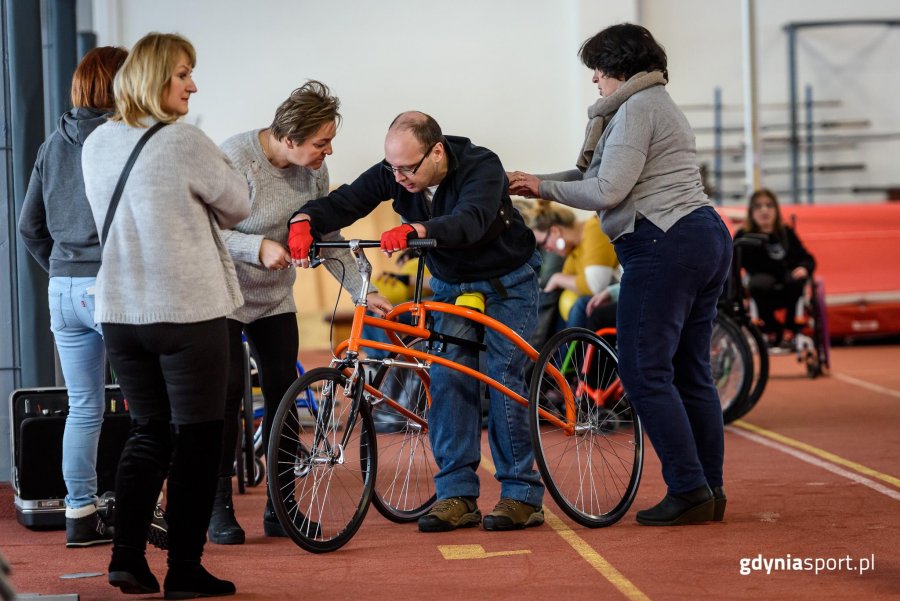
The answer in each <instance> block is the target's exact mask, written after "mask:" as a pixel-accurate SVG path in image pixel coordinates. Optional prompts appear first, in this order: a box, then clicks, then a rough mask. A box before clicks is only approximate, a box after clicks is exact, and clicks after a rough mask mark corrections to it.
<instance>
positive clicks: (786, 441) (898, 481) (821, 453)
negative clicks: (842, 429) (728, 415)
mask: <svg viewBox="0 0 900 601" xmlns="http://www.w3.org/2000/svg"><path fill="white" fill-rule="evenodd" d="M731 425H732V426H736V427H738V428H742V429H744V430H747V431H749V432H753V433H755V434H759V435H760V436H764V437H766V438H769V439H771V440H775V441H777V442H780V443H781V444H783V445H787V446H789V447H794V448H795V449H800V450H803V451H806V452H807V453H809V454H810V455H815V456H816V457H820V458H822V459H825V460H826V461H830V462H832V463H836V464H838V465H842V466H844V467H846V468H849V469H851V470H853V471H855V472H857V473H860V474H865V475H866V476H869V477H870V478H877V479H879V480H882V481H884V482H887V483H888V484H891V485H893V486H896V487H898V488H900V478H896V477H894V476H891V475H888V474H883V473H881V472H879V471H877V470H873V469H872V468H870V467H866V466H864V465H862V464H861V463H856V462H855V461H850V460H849V459H844V458H843V457H840V456H838V455H835V454H834V453H830V452H828V451H825V450H822V449H820V448H818V447H814V446H812V445H810V444H806V443H805V442H800V441H799V440H794V439H793V438H789V437H787V436H784V435H783V434H779V433H777V432H772V431H771V430H766V429H765V428H761V427H760V426H756V425H754V424H751V423H748V422H745V421H744V420H741V419H739V420H737V421H734V422H732V423H731Z"/></svg>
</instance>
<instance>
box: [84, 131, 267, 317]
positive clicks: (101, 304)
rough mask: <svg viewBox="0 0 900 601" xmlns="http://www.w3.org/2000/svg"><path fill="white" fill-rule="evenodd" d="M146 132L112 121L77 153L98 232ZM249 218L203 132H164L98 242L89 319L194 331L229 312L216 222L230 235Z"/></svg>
mask: <svg viewBox="0 0 900 601" xmlns="http://www.w3.org/2000/svg"><path fill="white" fill-rule="evenodd" d="M147 124H148V125H152V124H153V121H152V120H149V119H148V120H147ZM146 131H147V130H146V129H144V128H137V127H130V126H128V125H125V124H124V123H121V122H115V121H110V122H107V123H105V124H104V125H101V126H100V127H98V128H97V129H96V130H94V133H93V134H91V137H90V138H88V140H87V142H86V143H85V145H84V150H83V151H82V156H81V164H82V169H83V172H84V187H85V192H86V194H87V199H88V202H89V203H90V205H91V211H92V213H93V215H94V222H95V223H96V225H97V230H98V231H101V230H102V228H103V222H104V220H105V219H106V211H107V209H108V207H109V201H110V199H111V198H112V194H113V189H114V188H115V186H116V182H117V181H118V180H119V175H120V174H121V172H122V168H123V167H124V165H125V162H126V160H127V159H128V156H129V155H130V154H131V151H132V150H133V149H134V146H135V144H137V141H138V139H139V138H140V137H141V136H142V135H143V134H144V132H146ZM249 214H250V206H249V203H248V202H247V184H246V182H245V181H244V179H243V178H242V177H241V176H240V175H239V174H238V173H237V172H236V171H235V170H234V169H233V168H232V167H231V165H230V164H229V162H228V159H227V158H226V157H225V155H224V154H223V153H222V151H221V150H219V148H218V147H216V145H215V143H213V141H212V140H210V139H209V138H208V137H207V136H206V134H204V133H203V132H202V131H200V130H199V129H197V128H196V127H194V126H193V125H188V124H186V123H173V124H171V125H169V126H167V127H164V128H162V129H161V130H160V131H159V132H157V133H156V135H155V136H154V137H153V138H151V139H150V141H149V142H147V145H146V146H144V149H143V150H142V151H141V154H140V156H139V157H138V159H137V162H135V164H134V168H133V169H132V170H131V175H130V176H129V178H128V183H127V184H126V185H125V189H124V192H123V194H122V198H121V200H120V201H119V207H118V209H117V211H116V214H115V218H114V219H113V222H112V227H111V228H110V230H109V234H108V236H107V238H106V240H104V241H103V242H104V247H103V258H102V265H101V267H100V272H99V273H98V274H97V288H96V303H97V304H96V315H95V318H96V320H97V321H98V322H101V323H125V324H150V323H160V322H172V323H192V322H199V321H206V320H209V319H213V318H217V317H224V316H226V315H229V314H230V313H232V312H233V311H234V310H235V309H236V308H237V307H239V306H240V305H241V304H242V302H243V299H242V298H241V292H240V288H239V287H238V282H237V277H236V276H235V273H234V265H233V263H232V262H231V258H230V257H229V255H228V251H227V250H226V248H225V244H224V243H223V242H222V240H221V238H220V236H219V235H218V231H217V228H216V223H218V225H220V226H222V227H231V226H233V225H234V224H235V223H237V222H239V221H240V220H241V219H244V218H246V217H247V215H249Z"/></svg>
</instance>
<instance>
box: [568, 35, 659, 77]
mask: <svg viewBox="0 0 900 601" xmlns="http://www.w3.org/2000/svg"><path fill="white" fill-rule="evenodd" d="M578 56H579V57H580V58H581V62H582V63H584V65H585V66H586V67H587V68H588V69H599V70H600V72H601V73H603V75H605V76H606V77H612V78H614V79H619V78H622V79H625V80H627V79H630V78H631V77H632V76H633V75H634V74H636V73H640V72H641V71H662V73H663V77H665V78H666V79H667V80H668V79H669V72H668V61H667V59H666V50H665V48H663V47H662V45H660V44H659V42H657V41H656V40H655V39H653V35H652V34H651V33H650V32H649V31H648V30H647V28H646V27H641V26H640V25H634V24H632V23H621V24H619V25H612V26H610V27H607V28H606V29H604V30H603V31H601V32H600V33H598V34H596V35H594V36H593V37H591V38H588V39H587V40H585V42H584V44H582V45H581V48H580V49H579V50H578Z"/></svg>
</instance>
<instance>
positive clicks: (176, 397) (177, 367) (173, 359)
mask: <svg viewBox="0 0 900 601" xmlns="http://www.w3.org/2000/svg"><path fill="white" fill-rule="evenodd" d="M295 329H296V328H295ZM226 336H227V330H226V325H225V318H224V317H220V318H218V319H212V320H209V321H202V322H198V323H153V324H145V325H129V324H119V323H104V324H103V338H104V342H105V344H106V351H107V354H108V355H109V362H110V365H111V366H112V368H113V370H114V371H115V373H116V377H117V379H118V382H119V385H120V386H121V387H122V393H123V394H124V395H125V398H126V399H127V400H128V410H129V413H130V414H131V417H132V419H135V420H144V421H146V420H158V421H163V422H169V421H171V422H172V423H173V424H176V425H179V426H180V425H184V424H196V423H202V422H208V421H216V420H220V419H222V412H223V408H224V402H223V401H224V398H225V377H226V367H225V366H226V361H227V353H228V348H227V347H226Z"/></svg>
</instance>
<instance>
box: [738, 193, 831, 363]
mask: <svg viewBox="0 0 900 601" xmlns="http://www.w3.org/2000/svg"><path fill="white" fill-rule="evenodd" d="M744 236H757V237H759V238H760V239H761V241H762V242H763V243H762V244H760V245H758V246H756V245H755V246H752V247H748V248H745V249H744V250H743V252H742V255H741V267H743V268H744V269H745V270H746V272H747V274H748V276H749V289H750V296H751V297H752V298H753V300H754V301H755V303H756V307H757V311H758V313H759V318H760V319H761V320H762V322H763V324H762V329H763V332H765V333H766V334H767V335H768V337H769V340H770V342H771V344H772V345H773V346H776V347H777V346H780V345H781V344H782V342H783V341H784V340H785V329H786V330H787V332H788V333H789V336H790V338H791V339H793V338H794V336H795V335H796V334H797V331H798V327H799V326H798V325H797V319H796V317H797V301H798V300H799V299H800V297H801V296H802V295H803V291H804V288H805V286H806V283H807V281H808V280H809V279H810V278H811V277H812V272H813V270H814V269H815V267H816V260H815V259H814V258H813V256H812V255H811V254H810V253H809V251H807V250H806V248H805V247H804V246H803V243H802V242H800V238H798V237H797V234H796V232H795V231H794V229H793V228H791V227H790V226H788V225H786V224H785V223H784V221H783V220H782V218H781V212H780V210H779V207H778V199H777V197H776V196H775V193H774V192H772V191H771V190H768V189H766V188H760V189H759V190H757V191H755V192H754V193H753V194H752V195H751V196H750V202H749V204H748V206H747V222H746V224H745V226H744V228H743V229H741V230H739V231H738V233H737V234H736V235H735V239H739V238H741V237H744ZM778 309H784V312H785V318H784V322H783V323H782V322H780V321H778V320H777V319H776V317H775V311H776V310H778Z"/></svg>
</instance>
